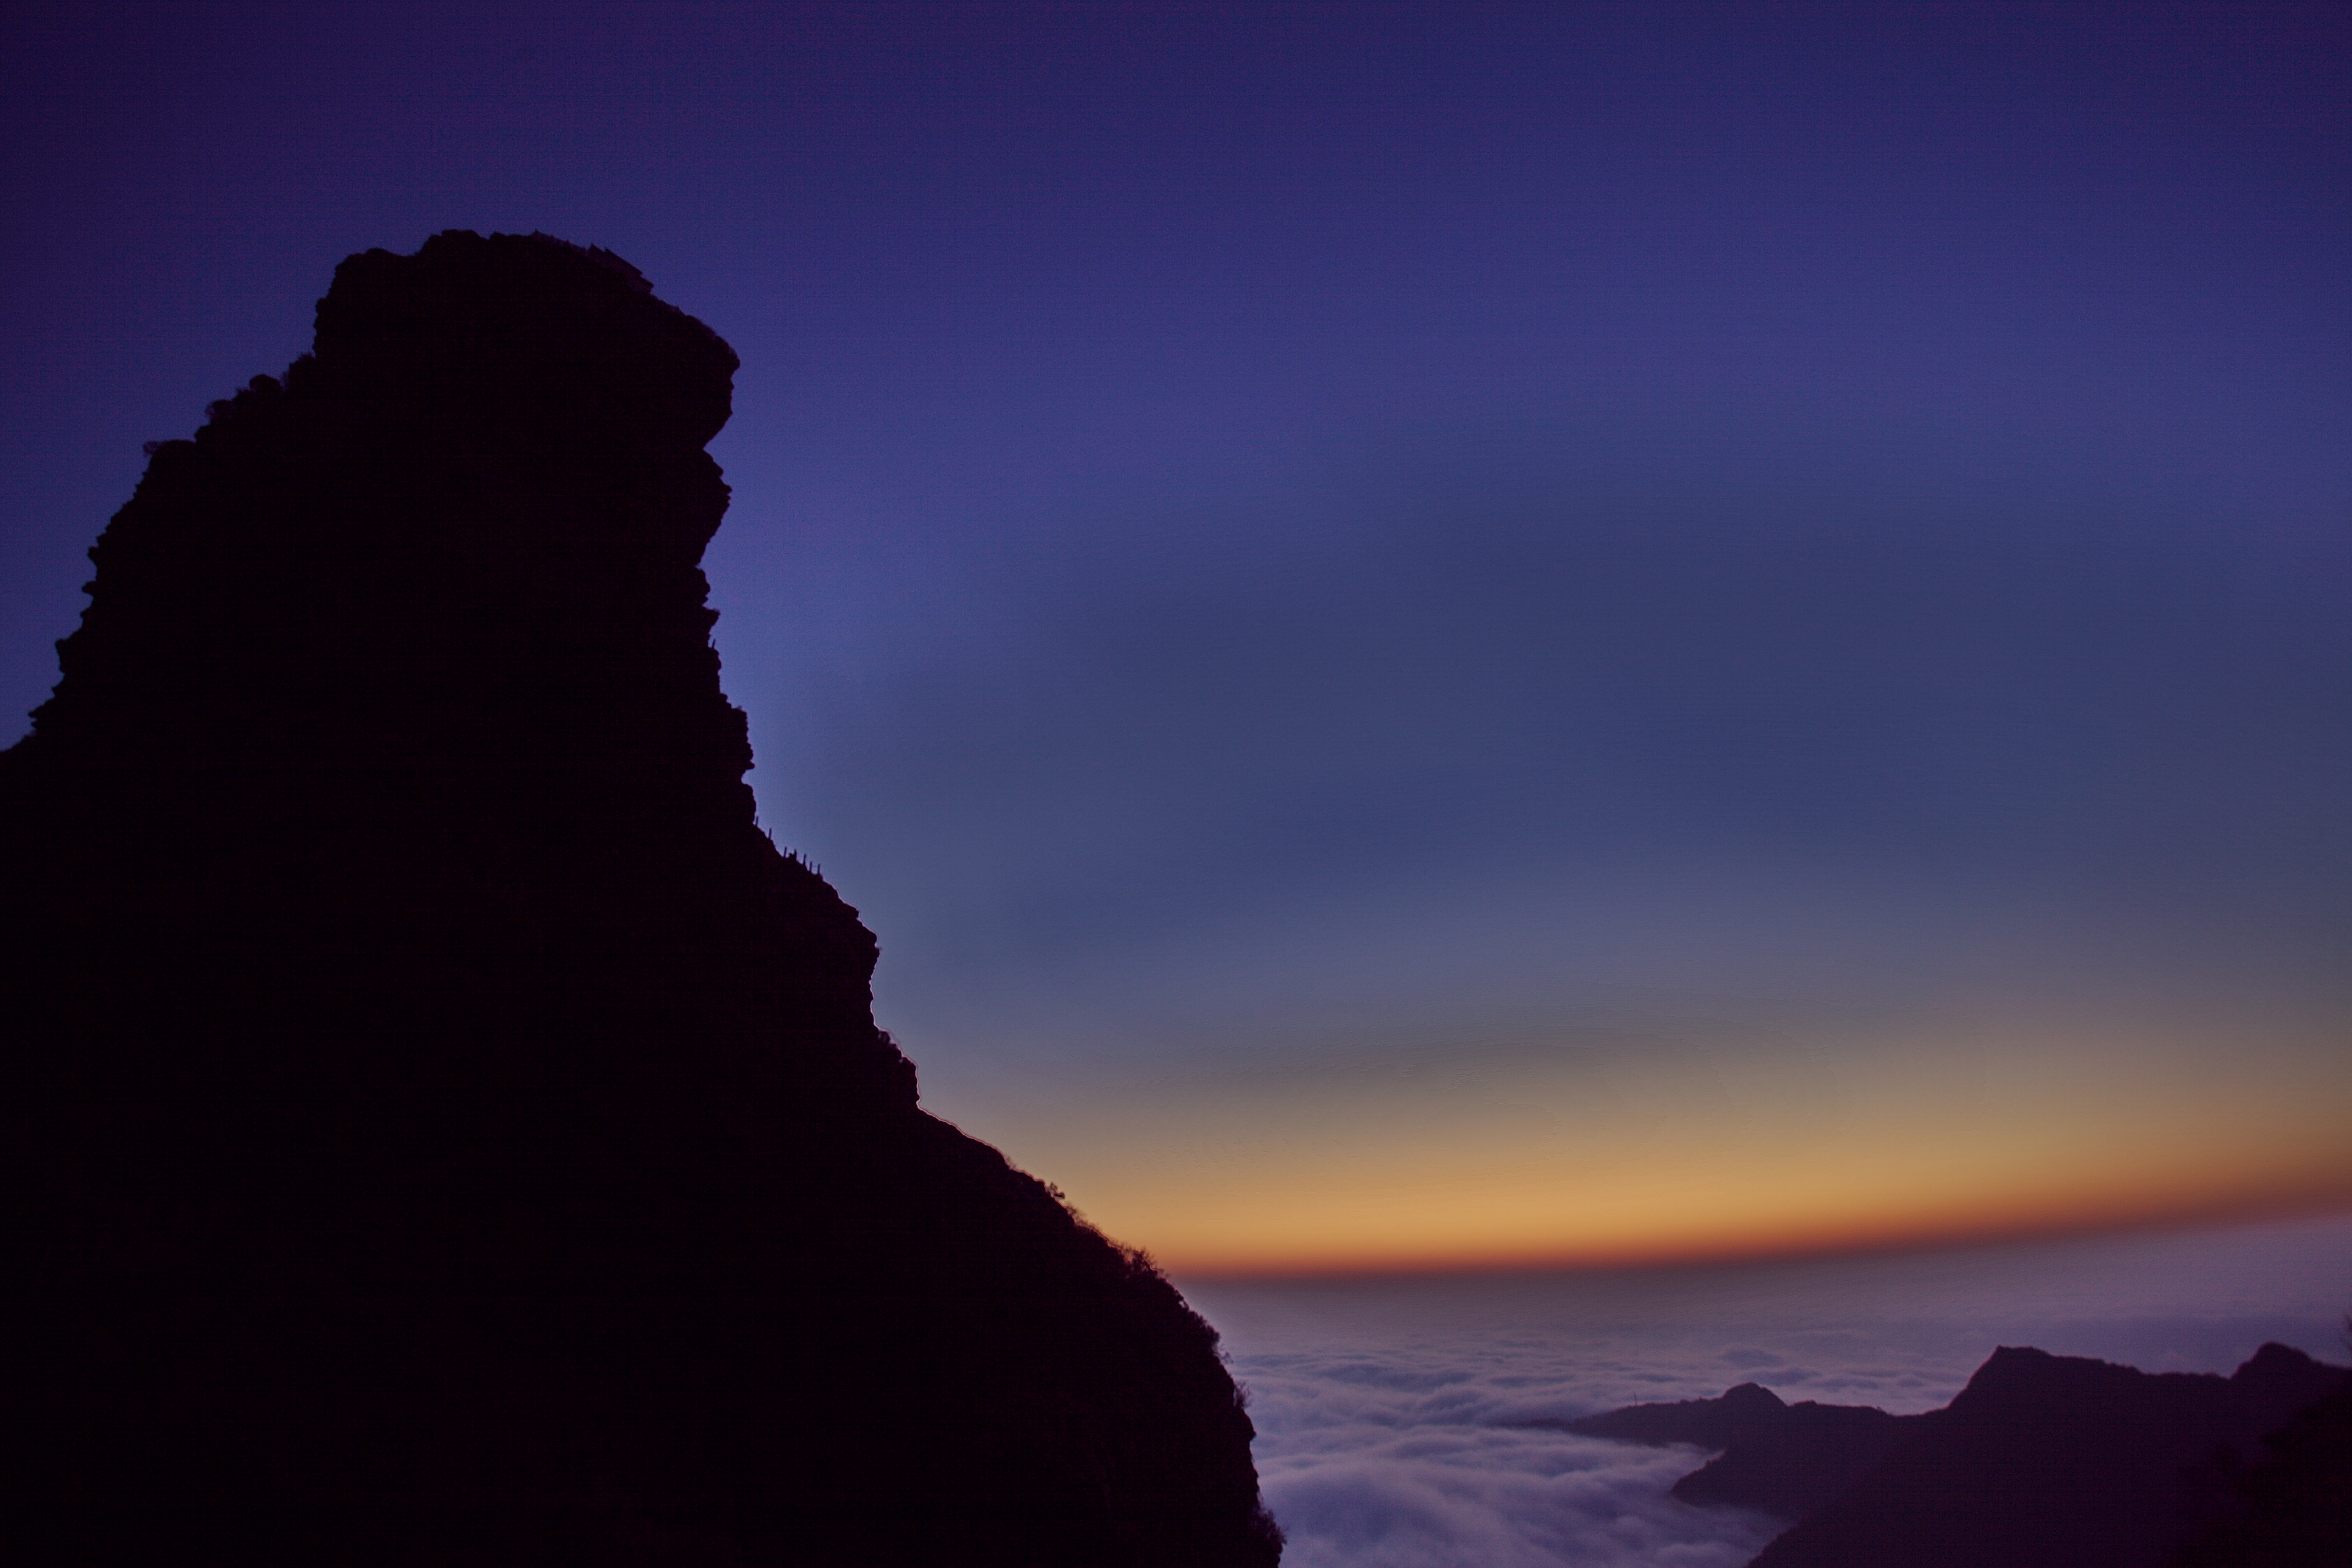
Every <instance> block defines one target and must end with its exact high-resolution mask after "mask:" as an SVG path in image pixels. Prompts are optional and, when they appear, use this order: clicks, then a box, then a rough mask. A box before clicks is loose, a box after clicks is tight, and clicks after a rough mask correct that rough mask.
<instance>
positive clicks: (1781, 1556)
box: [1535, 1343, 2352, 1568]
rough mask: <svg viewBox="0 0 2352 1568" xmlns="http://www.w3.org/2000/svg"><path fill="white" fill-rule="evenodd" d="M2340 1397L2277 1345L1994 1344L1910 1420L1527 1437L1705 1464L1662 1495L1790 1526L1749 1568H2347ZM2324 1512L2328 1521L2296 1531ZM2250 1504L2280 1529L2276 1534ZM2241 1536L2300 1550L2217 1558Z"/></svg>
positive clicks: (2339, 1382)
mask: <svg viewBox="0 0 2352 1568" xmlns="http://www.w3.org/2000/svg"><path fill="white" fill-rule="evenodd" d="M2347 1397H2352V1369H2347V1368H2343V1367H2336V1366H2331V1365H2328V1364H2326V1363H2321V1362H2317V1361H2315V1360H2314V1359H2312V1358H2311V1357H2310V1356H2308V1355H2305V1353H2304V1352H2301V1351H2297V1350H2294V1349H2292V1348H2290V1347H2288V1346H2285V1345H2281V1344H2275V1343H2273V1344H2265V1345H2263V1347H2262V1349H2261V1350H2259V1351H2258V1352H2255V1354H2254V1355H2253V1356H2252V1358H2251V1359H2249V1360H2248V1361H2247V1362H2246V1363H2244V1364H2243V1365H2242V1366H2240V1367H2239V1368H2238V1369H2237V1371H2236V1372H2235V1373H2231V1375H2230V1376H2229V1377H2226V1378H2225V1377H2221V1376H2219V1375H2216V1374H2213V1373H2144V1372H2141V1371H2138V1370H2137V1369H2136V1368H2133V1367H2128V1366H2119V1365H2116V1364H2114V1363H2108V1362H2102V1361H2095V1360H2091V1359H2088V1358H2085V1357H2080V1356H2055V1355H2051V1354H2049V1353H2048V1352H2042V1351H2038V1350H2030V1349H2019V1348H2011V1347H2003V1348H2001V1349H2000V1350H1997V1351H1995V1352H1993V1354H1992V1356H1991V1357H1990V1359H1989V1360H1987V1361H1986V1363H1984V1365H1982V1366H1981V1367H1979V1368H1978V1370H1977V1372H1976V1373H1975V1375H1974V1376H1972V1377H1971V1378H1970V1379H1969V1384H1968V1386H1967V1387H1965V1388H1964V1389H1962V1390H1961V1391H1960V1393H1959V1394H1958V1395H1957V1396H1956V1397H1955V1398H1954V1399H1953V1400H1952V1402H1951V1404H1950V1405H1947V1406H1946V1407H1944V1408H1943V1409H1941V1410H1936V1411H1928V1412H1925V1413H1923V1414H1920V1415H1888V1414H1887V1413H1886V1412H1885V1411H1883V1410H1879V1409H1875V1408H1873V1407H1869V1406H1853V1405H1818V1404H1814V1403H1812V1402H1811V1401H1808V1402H1805V1403H1803V1404H1799V1405H1787V1404H1784V1403H1783V1402H1782V1401H1781V1400H1780V1398H1779V1397H1778V1396H1777V1395H1775V1394H1772V1393H1771V1392H1770V1391H1769V1390H1767V1389H1765V1388H1762V1387H1760V1386H1759V1385H1758V1384H1752V1383H1751V1384H1740V1385H1738V1387H1736V1388H1733V1389H1730V1390H1729V1391H1727V1393H1726V1394H1724V1395H1723V1396H1722V1397H1720V1398H1718V1399H1711V1400H1685V1401H1681V1402H1679V1403H1675V1404H1660V1405H1629V1406H1626V1407H1624V1408H1622V1409H1619V1410H1612V1411H1608V1412H1605V1413H1603V1414H1601V1415H1589V1416H1584V1417H1581V1418H1580V1419H1576V1420H1570V1421H1547V1422H1541V1423H1535V1424H1536V1425H1542V1426H1553V1427H1556V1428H1558V1429H1560V1430H1565V1431H1570V1432H1576V1433H1580V1434H1581V1435H1584V1436H1596V1437H1612V1438H1616V1439H1619V1440H1622V1441H1629V1442H1640V1443H1651V1444H1665V1443H1690V1444H1695V1445H1696V1446H1699V1447H1710V1448H1717V1449H1720V1450H1721V1452H1720V1453H1719V1454H1718V1455H1717V1457H1716V1458H1714V1459H1712V1460H1710V1461H1709V1462H1708V1463H1707V1464H1706V1466H1705V1467H1703V1468H1700V1469H1698V1470H1695V1471H1693V1472H1692V1473H1691V1474H1689V1475H1686V1476H1685V1477H1684V1478H1683V1479H1681V1480H1679V1481H1677V1482H1676V1483H1675V1487H1674V1495H1675V1496H1676V1497H1677V1498H1680V1499H1682V1500H1684V1501H1685V1502H1691V1503H1699V1504H1728V1505H1733V1506H1738V1507H1743V1508H1751V1509H1755V1510H1759V1511H1761V1512H1765V1513H1769V1514H1774V1515H1776V1516H1778V1517H1780V1518H1783V1519H1788V1520H1790V1521H1794V1522H1793V1523H1792V1524H1791V1525H1790V1528H1789V1529H1788V1530H1787V1531H1784V1532H1782V1533H1781V1534H1780V1536H1779V1537H1777V1538H1776V1539H1774V1540H1773V1542H1771V1543H1770V1544H1769V1545H1768V1546H1767V1547H1766V1548H1765V1549H1764V1551H1763V1552H1761V1553H1760V1554H1759V1555H1758V1556H1757V1557H1756V1558H1755V1559H1754V1561H1753V1563H1751V1565H1750V1568H1886V1565H1887V1564H1895V1563H1900V1564H1903V1565H1904V1568H2164V1565H2165V1564H2166V1563H2170V1562H2174V1561H2176V1560H2178V1561H2180V1562H2183V1563H2189V1562H2193V1563H2199V1564H2200V1565H2202V1564H2207V1563H2211V1564H2215V1565H2217V1568H2218V1565H2219V1564H2223V1563H2240V1562H2242V1563H2262V1564H2263V1568H2284V1565H2286V1564H2290V1563H2292V1564H2296V1565H2298V1568H2322V1565H2326V1568H2343V1565H2344V1564H2346V1563H2352V1538H2347V1537H2346V1536H2345V1535H2344V1534H2343V1533H2342V1531H2343V1529H2344V1526H2343V1525H2342V1523H2341V1522H2340V1521H2341V1520H2342V1516H2343V1513H2344V1511H2345V1506H2346V1505H2345V1503H2344V1501H2343V1500H2344V1499H2346V1498H2352V1461H2347V1460H2346V1459H2345V1458H2344V1454H2345V1448H2346V1445H2345V1443H2344V1441H2343V1434H2342V1428H2343V1426H2344V1424H2345V1421H2346V1415H2345V1413H2344V1410H2343V1409H2342V1408H2339V1407H2343V1406H2345V1405H2347ZM2305 1427H2307V1428H2308V1431H2305ZM2297 1432H2303V1433H2304V1435H2303V1436H2300V1437H2297V1438H2294V1439H2292V1444H2291V1446H2290V1447H2286V1448H2284V1449H2282V1448H2281V1443H2280V1442H2273V1444H2272V1445H2271V1447H2272V1449H2273V1454H2274V1455H2275V1454H2277V1453H2281V1452H2284V1453H2285V1454H2287V1455H2288V1457H2289V1458H2291V1459H2292V1460H2293V1462H2294V1464H2295V1465H2298V1466H2299V1467H2300V1468H2294V1469H2292V1470H2291V1471H2288V1472H2284V1473H2285V1474H2286V1479H2284V1480H2283V1481H2281V1482H2279V1483H2278V1484H2276V1485H2274V1486H2273V1487H2272V1488H2271V1489H2270V1490H2269V1491H2268V1492H2265V1491H2264V1489H2263V1485H2262V1484H2261V1482H2262V1478H2263V1477H2264V1476H2267V1475H2271V1474H2273V1471H2276V1470H2279V1468H2280V1460H2279V1459H2278V1458H2275V1457H2273V1458H2272V1459H2271V1460H2270V1463H2269V1465H2268V1466H2264V1465H2263V1460H2264V1442H2263V1440H2264V1439H2265V1438H2266V1437H2268V1436H2271V1435H2272V1434H2283V1435H2284V1434H2292V1433H2297ZM2281 1441H2287V1439H2286V1438H2284V1436H2283V1437H2282V1439H2281ZM2331 1442H2332V1443H2333V1445H2334V1447H2332V1448H2331V1447H2329V1444H2330V1443H2331ZM2331 1464H2332V1465H2334V1466H2335V1467H2336V1468H2334V1469H2332V1470H2331V1469H2329V1468H2327V1467H2328V1466H2329V1465H2331ZM2265 1498H2267V1499H2268V1501H2265ZM2330 1499H2333V1500H2334V1502H2333V1507H2334V1510H2335V1512H2334V1514H2333V1515H2332V1516H2331V1517H2332V1518H2334V1519H2335V1520H2336V1521H2338V1522H2337V1523H2336V1524H2334V1525H2330V1524H2328V1523H2327V1522H2326V1520H2319V1522H2317V1523H2313V1522H2310V1521H2312V1520H2314V1519H2318V1517H2319V1515H2320V1514H2322V1513H2325V1511H2326V1510H2327V1509H2328V1507H2329V1506H2330V1502H2329V1500H2330ZM2265 1509H2267V1510H2270V1511H2271V1512H2272V1513H2275V1514H2278V1515H2280V1516H2281V1517H2282V1518H2285V1517H2286V1516H2288V1515H2292V1516H2293V1518H2292V1520H2290V1521H2289V1522H2288V1523H2286V1524H2284V1525H2279V1526H2275V1527H2273V1525H2270V1524H2265V1523H2263V1520H2264V1519H2266V1518H2267V1517H2268V1515H2265V1514H2263V1510H2265ZM2330 1530H2334V1531H2336V1534H2335V1535H2334V1536H2333V1537H2330V1536H2329V1534H2328V1531H2330ZM2232 1531H2235V1532H2237V1533H2235V1534H2232V1533H2231V1532H2232ZM2257 1538H2259V1539H2262V1540H2276V1541H2288V1542H2302V1543H2303V1544H2291V1545H2290V1546H2288V1547H2285V1548H2282V1549H2280V1550H2283V1551H2285V1552H2288V1554H2287V1555H2272V1556H2263V1557H2256V1556H2252V1555H2232V1554H2231V1552H2232V1551H2233V1550H2235V1549H2233V1548H2231V1547H2230V1546H2229V1545H2227V1542H2230V1541H2236V1540H2240V1539H2246V1540H2253V1539H2257ZM2210 1542H2223V1544H2221V1545H2219V1546H2214V1545H2210V1544H2209V1543H2210ZM2247 1550H2251V1549H2247ZM2217 1552H2218V1553H2220V1554H2218V1555H2217V1554H2215V1553H2217Z"/></svg>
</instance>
